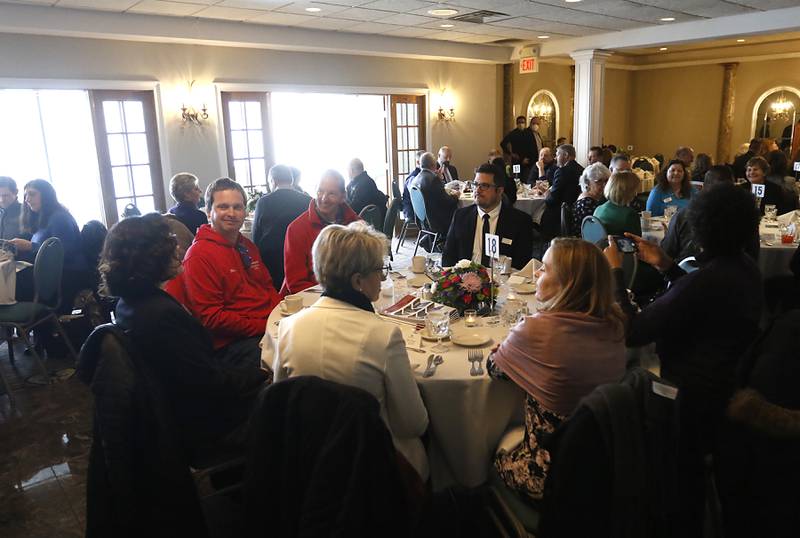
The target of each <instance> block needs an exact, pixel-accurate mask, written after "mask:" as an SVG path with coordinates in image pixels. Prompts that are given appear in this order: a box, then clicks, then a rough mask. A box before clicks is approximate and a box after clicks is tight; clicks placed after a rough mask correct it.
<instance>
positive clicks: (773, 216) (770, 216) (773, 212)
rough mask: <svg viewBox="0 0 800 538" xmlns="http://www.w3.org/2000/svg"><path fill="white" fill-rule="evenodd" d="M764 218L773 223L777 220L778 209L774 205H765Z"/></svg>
mask: <svg viewBox="0 0 800 538" xmlns="http://www.w3.org/2000/svg"><path fill="white" fill-rule="evenodd" d="M764 217H766V219H767V220H768V221H771V222H775V221H776V220H778V207H777V206H776V205H774V204H767V205H765V206H764Z"/></svg>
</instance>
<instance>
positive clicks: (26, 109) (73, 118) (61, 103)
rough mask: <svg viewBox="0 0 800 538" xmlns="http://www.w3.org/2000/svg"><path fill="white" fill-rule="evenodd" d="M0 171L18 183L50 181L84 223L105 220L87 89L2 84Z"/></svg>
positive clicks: (79, 221) (64, 201)
mask: <svg viewBox="0 0 800 538" xmlns="http://www.w3.org/2000/svg"><path fill="white" fill-rule="evenodd" d="M0 118H4V120H5V121H2V122H0V175H3V176H10V177H12V178H14V180H15V181H16V182H17V186H18V187H19V190H20V193H19V198H20V201H22V198H23V192H22V189H23V187H24V185H25V183H27V182H28V181H30V180H31V179H36V178H41V179H46V180H48V181H50V183H52V184H53V187H55V189H56V193H57V194H58V199H59V201H60V202H61V203H62V204H63V205H64V206H66V207H67V208H68V209H69V211H70V213H72V215H73V216H74V217H75V220H77V221H78V226H82V225H83V224H85V223H86V222H88V221H89V220H93V219H96V220H100V221H101V222H105V216H104V211H103V199H102V193H101V190H100V172H99V169H98V164H97V148H96V146H95V138H94V128H93V126H92V114H91V108H90V104H89V94H88V92H86V91H82V90H0Z"/></svg>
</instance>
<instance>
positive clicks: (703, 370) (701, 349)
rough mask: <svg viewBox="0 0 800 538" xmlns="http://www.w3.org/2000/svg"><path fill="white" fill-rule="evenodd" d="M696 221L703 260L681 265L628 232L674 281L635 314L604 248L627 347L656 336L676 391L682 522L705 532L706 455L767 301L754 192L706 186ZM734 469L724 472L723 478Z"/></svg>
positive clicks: (692, 223) (664, 372)
mask: <svg viewBox="0 0 800 538" xmlns="http://www.w3.org/2000/svg"><path fill="white" fill-rule="evenodd" d="M688 212H689V214H688V219H689V227H690V229H691V232H692V237H693V240H694V242H695V243H696V244H697V246H698V247H699V248H700V250H701V255H700V256H698V258H699V259H700V262H701V266H700V268H699V269H697V270H696V271H693V272H691V273H688V274H687V273H684V272H683V270H681V269H680V268H679V267H678V266H677V265H676V263H675V261H674V260H672V259H671V258H670V257H669V256H667V254H666V253H664V251H663V250H661V248H660V247H658V246H657V245H656V244H654V243H650V242H648V241H645V240H644V239H642V238H641V237H638V236H634V235H632V234H625V235H626V236H628V237H630V238H631V239H633V240H634V241H635V242H636V244H637V246H638V257H639V259H640V260H641V261H643V262H645V263H648V264H650V265H652V266H654V267H655V268H656V269H658V270H659V271H660V272H661V273H662V274H663V275H664V276H665V277H666V278H667V279H668V280H669V281H670V282H671V285H670V287H669V289H668V290H667V292H666V293H664V295H662V296H661V297H659V298H658V299H656V300H655V301H654V302H652V303H651V304H649V305H648V306H646V307H645V308H644V309H643V310H642V311H641V312H640V313H638V314H637V313H636V311H635V309H634V308H633V306H632V305H631V304H630V303H629V301H628V298H627V294H626V293H625V286H624V285H623V282H622V270H621V267H622V256H621V255H620V253H619V251H618V250H617V248H616V245H615V243H614V242H613V241H611V245H610V246H609V247H608V248H607V249H606V256H607V257H608V260H609V263H610V264H611V267H612V268H614V269H615V274H616V276H617V282H618V294H617V300H618V301H619V302H620V304H621V305H622V307H623V309H624V310H626V312H627V314H628V317H629V322H628V345H629V346H642V345H645V344H648V343H650V342H655V344H656V351H657V353H658V356H659V359H660V361H661V376H662V377H664V378H665V379H667V380H669V381H670V382H672V383H674V384H675V385H676V386H677V387H678V389H679V392H678V402H679V403H678V409H679V420H680V425H679V426H680V430H681V436H680V437H681V443H680V446H678V458H679V475H678V479H679V488H680V490H679V491H680V492H681V503H682V505H681V506H682V513H681V529H680V532H677V533H676V535H678V536H700V535H701V534H702V525H703V513H704V512H703V507H704V500H705V496H704V487H705V486H704V483H703V472H704V457H705V455H706V454H707V453H709V452H713V453H714V462H715V463H716V462H717V461H718V454H717V450H718V449H719V444H718V441H719V437H718V433H719V431H720V429H721V428H722V427H723V426H724V421H723V417H724V410H725V406H726V404H727V402H728V400H729V399H730V397H731V395H732V394H733V391H734V389H735V387H736V368H737V365H738V364H739V360H740V358H741V357H742V356H743V353H744V352H745V350H747V348H748V347H749V346H750V344H751V343H752V342H753V341H754V340H755V338H756V336H757V335H758V333H759V322H760V319H761V311H762V307H763V293H762V285H761V273H760V271H759V270H758V266H757V265H756V264H755V262H754V261H753V259H752V258H751V257H750V256H749V255H747V254H746V253H745V249H746V248H747V247H748V246H749V245H750V244H751V243H752V240H753V236H754V235H756V234H757V233H758V222H759V213H758V209H757V208H756V207H755V203H754V199H753V195H752V194H750V193H749V192H747V191H746V190H744V189H741V188H738V187H736V186H734V185H733V184H730V183H719V184H716V185H713V186H711V187H708V188H704V189H703V190H702V191H701V192H700V193H699V194H698V195H697V196H696V197H694V198H693V199H692V203H691V204H690V205H689V209H688ZM725 478H729V477H720V476H717V480H720V481H719V482H717V484H718V486H719V485H720V484H723V483H724V479H725Z"/></svg>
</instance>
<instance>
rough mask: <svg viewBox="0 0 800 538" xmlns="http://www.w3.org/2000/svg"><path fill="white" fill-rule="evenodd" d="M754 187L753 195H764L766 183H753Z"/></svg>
mask: <svg viewBox="0 0 800 538" xmlns="http://www.w3.org/2000/svg"><path fill="white" fill-rule="evenodd" d="M752 189H753V195H754V196H755V197H756V198H763V197H764V185H756V184H753V186H752Z"/></svg>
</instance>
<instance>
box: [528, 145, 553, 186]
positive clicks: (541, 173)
mask: <svg viewBox="0 0 800 538" xmlns="http://www.w3.org/2000/svg"><path fill="white" fill-rule="evenodd" d="M556 170H558V166H557V165H556V160H555V159H554V158H553V150H552V149H550V148H548V147H547V146H545V147H543V148H542V149H541V150H539V160H538V161H536V166H535V167H533V168H532V169H531V174H530V176H529V177H528V183H529V184H531V185H536V181H537V180H542V181H547V184H548V185H552V184H553V177H554V176H555V173H556Z"/></svg>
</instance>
